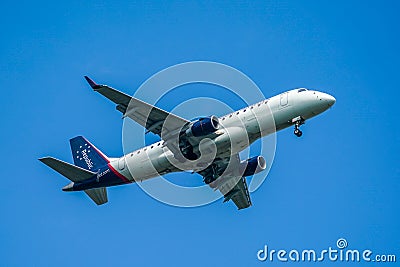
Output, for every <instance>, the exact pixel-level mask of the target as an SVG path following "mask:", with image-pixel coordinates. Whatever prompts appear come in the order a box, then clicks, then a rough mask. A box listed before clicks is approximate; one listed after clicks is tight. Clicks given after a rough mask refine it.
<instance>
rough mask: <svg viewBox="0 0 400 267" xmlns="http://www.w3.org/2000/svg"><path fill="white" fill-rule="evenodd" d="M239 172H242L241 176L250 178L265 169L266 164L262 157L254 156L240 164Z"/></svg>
mask: <svg viewBox="0 0 400 267" xmlns="http://www.w3.org/2000/svg"><path fill="white" fill-rule="evenodd" d="M240 165H241V170H242V171H243V169H244V171H243V174H242V176H243V177H246V176H252V175H254V174H256V173H259V172H261V171H263V170H265V169H266V168H267V163H266V161H265V159H264V157H263V156H256V157H253V158H249V159H247V160H245V161H242V162H241V163H240Z"/></svg>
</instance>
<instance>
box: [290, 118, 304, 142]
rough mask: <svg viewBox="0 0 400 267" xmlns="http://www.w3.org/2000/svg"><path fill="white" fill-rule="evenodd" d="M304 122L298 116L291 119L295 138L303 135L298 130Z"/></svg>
mask: <svg viewBox="0 0 400 267" xmlns="http://www.w3.org/2000/svg"><path fill="white" fill-rule="evenodd" d="M304 122H305V120H304V119H303V118H302V117H301V116H298V117H296V118H294V119H292V123H293V124H294V134H295V135H296V136H297V137H300V136H302V135H303V132H302V131H301V130H300V125H303V124H304Z"/></svg>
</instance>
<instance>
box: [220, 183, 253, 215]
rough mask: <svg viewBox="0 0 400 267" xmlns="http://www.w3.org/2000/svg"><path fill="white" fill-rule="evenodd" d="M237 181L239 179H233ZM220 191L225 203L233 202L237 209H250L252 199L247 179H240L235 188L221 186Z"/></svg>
mask: <svg viewBox="0 0 400 267" xmlns="http://www.w3.org/2000/svg"><path fill="white" fill-rule="evenodd" d="M232 180H233V181H237V179H232ZM219 191H220V192H221V193H222V194H223V195H224V202H227V201H229V200H232V201H233V203H235V205H236V207H237V208H238V209H239V210H241V209H245V208H248V207H250V206H251V205H252V204H251V199H250V193H249V190H248V188H247V182H246V177H240V179H239V181H238V182H237V183H236V185H235V186H233V188H232V186H226V185H224V186H221V187H220V188H219Z"/></svg>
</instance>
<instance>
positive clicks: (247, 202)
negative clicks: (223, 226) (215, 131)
mask: <svg viewBox="0 0 400 267" xmlns="http://www.w3.org/2000/svg"><path fill="white" fill-rule="evenodd" d="M218 170H219V171H218ZM198 173H199V174H200V175H202V176H203V177H204V181H205V182H206V183H208V184H209V186H210V187H212V188H213V189H214V190H219V191H220V192H221V193H222V194H223V195H224V202H227V201H229V200H232V201H233V203H235V205H236V207H237V208H238V209H239V210H240V209H245V208H248V207H250V206H251V205H252V203H251V199H250V193H249V190H248V188H247V182H246V178H245V177H242V175H241V173H240V158H239V155H238V154H235V155H232V156H231V157H228V158H225V159H218V160H215V161H214V162H213V163H212V164H211V165H210V166H209V167H207V168H206V169H204V170H202V171H200V172H198ZM210 177H218V178H216V179H213V178H210Z"/></svg>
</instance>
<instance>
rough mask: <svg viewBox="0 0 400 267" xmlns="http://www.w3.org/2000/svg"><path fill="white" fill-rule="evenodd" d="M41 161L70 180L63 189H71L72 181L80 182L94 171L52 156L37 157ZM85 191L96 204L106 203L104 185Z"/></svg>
mask: <svg viewBox="0 0 400 267" xmlns="http://www.w3.org/2000/svg"><path fill="white" fill-rule="evenodd" d="M39 160H40V161H41V162H43V163H44V164H46V165H47V166H49V167H50V168H52V169H53V170H55V171H57V172H58V173H60V174H61V175H63V176H65V177H67V178H68V179H69V180H71V181H72V183H71V184H68V185H67V186H65V187H64V188H63V191H71V190H72V188H73V185H74V182H80V181H83V180H86V179H89V178H90V177H92V176H93V175H95V174H96V173H94V172H91V171H88V170H86V169H83V168H81V167H77V166H74V165H72V164H69V163H68V162H64V161H62V160H59V159H55V158H52V157H44V158H40V159H39ZM85 193H86V194H87V195H88V196H89V197H90V198H91V199H92V200H93V201H94V202H95V203H96V204H97V205H101V204H104V203H107V201H108V198H107V190H106V188H104V187H100V188H93V189H88V190H85Z"/></svg>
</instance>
